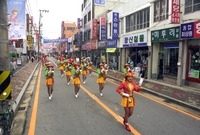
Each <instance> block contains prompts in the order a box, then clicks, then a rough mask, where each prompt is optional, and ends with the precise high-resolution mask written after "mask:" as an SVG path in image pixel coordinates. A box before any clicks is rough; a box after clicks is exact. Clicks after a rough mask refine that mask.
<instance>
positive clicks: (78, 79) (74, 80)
mask: <svg viewBox="0 0 200 135" xmlns="http://www.w3.org/2000/svg"><path fill="white" fill-rule="evenodd" d="M72 84H81V80H80V77H75V78H73V80H72Z"/></svg>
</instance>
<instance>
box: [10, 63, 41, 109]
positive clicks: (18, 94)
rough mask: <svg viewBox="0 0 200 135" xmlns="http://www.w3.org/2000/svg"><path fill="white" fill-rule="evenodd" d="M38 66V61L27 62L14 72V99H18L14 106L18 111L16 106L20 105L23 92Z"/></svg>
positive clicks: (12, 78)
mask: <svg viewBox="0 0 200 135" xmlns="http://www.w3.org/2000/svg"><path fill="white" fill-rule="evenodd" d="M37 66H38V61H34V62H33V63H32V62H30V63H26V64H25V65H22V66H21V67H19V69H18V70H17V71H16V73H15V74H14V77H11V87H12V99H13V100H15V101H16V104H14V106H13V109H14V111H16V108H17V107H18V104H19V103H20V101H21V98H22V96H23V93H24V91H25V90H26V88H27V86H28V84H29V82H30V80H31V78H32V75H33V73H34V72H35V70H36V68H37Z"/></svg>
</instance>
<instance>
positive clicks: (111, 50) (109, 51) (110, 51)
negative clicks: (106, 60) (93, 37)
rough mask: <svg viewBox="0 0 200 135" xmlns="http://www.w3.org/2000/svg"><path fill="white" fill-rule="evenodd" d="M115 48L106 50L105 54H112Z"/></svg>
mask: <svg viewBox="0 0 200 135" xmlns="http://www.w3.org/2000/svg"><path fill="white" fill-rule="evenodd" d="M116 49H117V48H107V49H106V52H108V53H114V52H115V51H116Z"/></svg>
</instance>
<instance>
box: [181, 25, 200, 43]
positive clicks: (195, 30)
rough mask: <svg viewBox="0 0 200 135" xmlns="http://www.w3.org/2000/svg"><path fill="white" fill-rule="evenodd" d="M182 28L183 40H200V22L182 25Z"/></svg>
mask: <svg viewBox="0 0 200 135" xmlns="http://www.w3.org/2000/svg"><path fill="white" fill-rule="evenodd" d="M180 28H181V29H180V31H181V32H180V33H181V34H180V36H181V38H182V39H184V38H185V39H187V38H200V21H196V22H190V23H185V24H181V27H180Z"/></svg>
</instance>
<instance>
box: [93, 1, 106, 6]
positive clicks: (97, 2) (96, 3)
mask: <svg viewBox="0 0 200 135" xmlns="http://www.w3.org/2000/svg"><path fill="white" fill-rule="evenodd" d="M105 4H106V0H94V5H95V6H97V5H99V6H102V5H105Z"/></svg>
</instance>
